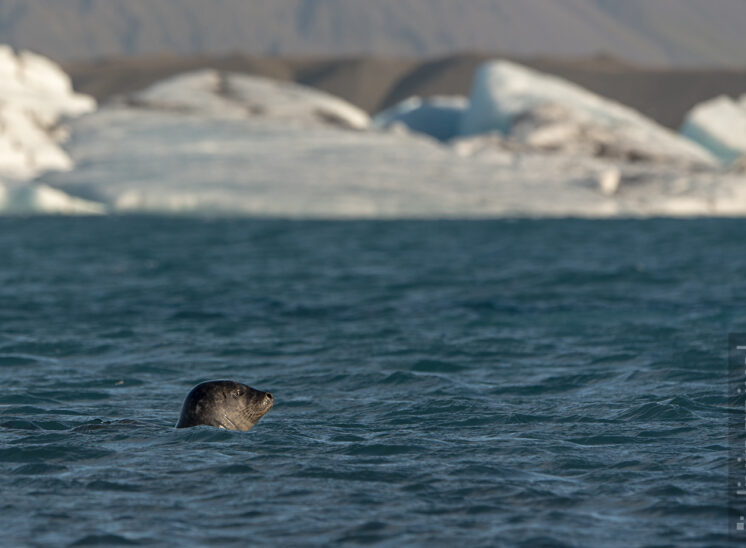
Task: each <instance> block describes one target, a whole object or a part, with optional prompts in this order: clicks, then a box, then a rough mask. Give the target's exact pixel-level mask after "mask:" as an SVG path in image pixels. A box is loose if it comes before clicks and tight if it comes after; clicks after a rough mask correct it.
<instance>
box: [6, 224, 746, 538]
mask: <svg viewBox="0 0 746 548" xmlns="http://www.w3.org/2000/svg"><path fill="white" fill-rule="evenodd" d="M745 232H746V222H744V221H732V220H730V221H729V220H696V221H664V220H651V221H595V222H594V221H578V220H560V221H530V220H526V221H494V222H290V221H251V220H241V221H232V220H218V221H200V220H179V219H158V218H117V217H114V218H98V219H65V218H60V219H55V218H38V219H2V220H0V386H1V387H2V389H1V390H0V474H1V477H2V500H1V501H0V529H2V535H3V537H2V540H1V541H0V543H2V544H4V545H8V546H20V545H30V546H45V545H51V546H65V545H74V546H91V545H105V546H112V545H117V544H122V545H133V546H177V545H178V546H191V545H208V544H209V545H226V546H246V545H274V546H293V545H329V544H336V543H341V544H367V543H372V544H376V543H377V544H381V545H389V546H404V545H428V546H430V545H433V546H454V545H459V546H495V545H505V546H511V545H513V546H527V547H528V546H530V547H533V546H542V545H547V546H705V545H708V546H717V545H727V544H728V531H727V523H726V521H727V500H726V478H727V461H728V455H727V422H726V411H725V407H726V404H727V401H726V387H727V382H726V381H727V375H726V371H727V363H726V353H727V334H728V332H729V331H734V330H740V331H746V291H745V290H744V283H743V282H744V280H746V253H745V252H744V246H743V234H744V233H745ZM214 378H231V379H236V380H239V381H242V382H246V383H248V384H250V385H252V386H255V387H256V388H260V389H264V390H271V391H272V392H273V393H274V395H275V400H276V405H275V407H274V409H273V410H272V411H271V412H270V413H269V414H268V415H267V416H265V417H264V418H263V419H262V420H261V421H260V422H259V423H258V425H257V426H256V427H255V428H254V429H253V430H251V431H250V432H247V433H241V432H229V431H221V430H217V429H213V428H210V427H197V428H193V429H185V430H176V429H174V428H173V425H174V424H175V422H176V420H177V417H178V413H179V409H180V406H181V402H182V399H183V397H184V396H185V395H186V393H187V391H188V390H189V388H190V387H191V386H193V385H194V384H196V383H198V382H200V381H203V380H206V379H214Z"/></svg>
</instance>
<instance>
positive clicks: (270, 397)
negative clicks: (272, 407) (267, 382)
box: [264, 392, 274, 401]
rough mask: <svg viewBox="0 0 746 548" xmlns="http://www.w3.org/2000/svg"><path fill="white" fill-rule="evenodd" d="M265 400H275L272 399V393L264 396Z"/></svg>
mask: <svg viewBox="0 0 746 548" xmlns="http://www.w3.org/2000/svg"><path fill="white" fill-rule="evenodd" d="M264 399H265V400H267V401H272V400H273V399H274V398H272V393H271V392H266V393H265V394H264Z"/></svg>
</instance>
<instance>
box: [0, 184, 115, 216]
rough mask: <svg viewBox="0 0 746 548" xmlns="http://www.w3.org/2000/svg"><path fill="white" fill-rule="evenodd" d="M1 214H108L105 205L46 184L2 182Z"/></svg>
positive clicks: (0, 194) (0, 188) (0, 192)
mask: <svg viewBox="0 0 746 548" xmlns="http://www.w3.org/2000/svg"><path fill="white" fill-rule="evenodd" d="M0 213H1V214H4V215H7V214H11V215H28V214H34V213H45V214H49V213H53V214H69V215H101V214H103V213H106V207H105V206H104V205H103V204H99V203H96V202H92V201H89V200H83V199H81V198H76V197H74V196H70V195H69V194H66V193H65V192H63V191H61V190H59V189H56V188H52V187H50V186H47V185H44V184H40V185H36V184H28V183H18V184H15V185H10V184H7V183H5V184H4V183H2V182H0Z"/></svg>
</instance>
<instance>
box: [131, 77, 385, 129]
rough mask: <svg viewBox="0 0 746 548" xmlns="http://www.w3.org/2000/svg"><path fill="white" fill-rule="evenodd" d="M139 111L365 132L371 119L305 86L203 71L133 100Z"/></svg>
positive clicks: (172, 80) (156, 86) (162, 84)
mask: <svg viewBox="0 0 746 548" xmlns="http://www.w3.org/2000/svg"><path fill="white" fill-rule="evenodd" d="M130 102H131V103H133V104H134V105H136V106H144V107H150V108H157V109H161V110H173V111H181V112H191V113H194V114H201V115H207V116H221V117H226V118H247V117H251V116H261V117H267V118H273V119H280V120H284V121H286V122H293V123H322V124H332V125H339V126H343V127H347V128H352V129H366V128H367V127H368V126H369V125H370V117H369V116H368V115H367V114H366V113H365V112H364V111H362V110H360V109H359V108H357V107H356V106H354V105H351V104H350V103H348V102H346V101H344V100H342V99H339V98H338V97H334V96H333V95H329V94H328V93H324V92H322V91H318V90H315V89H312V88H309V87H306V86H301V85H298V84H293V83H288V82H279V81H276V80H270V79H268V78H262V77H258V76H248V75H243V74H231V73H221V72H218V71H215V70H202V71H197V72H190V73H186V74H180V75H178V76H174V77H172V78H169V79H167V80H164V81H161V82H158V83H156V84H153V85H152V86H150V87H149V88H147V89H145V90H143V91H140V92H137V93H135V94H133V95H131V96H130Z"/></svg>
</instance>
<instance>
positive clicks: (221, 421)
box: [176, 381, 274, 431]
mask: <svg viewBox="0 0 746 548" xmlns="http://www.w3.org/2000/svg"><path fill="white" fill-rule="evenodd" d="M273 404H274V398H273V397H272V394H270V393H269V392H262V391H261V390H255V389H254V388H251V387H250V386H246V385H245V384H241V383H240V382H235V381H208V382H203V383H201V384H198V385H197V386H195V387H194V388H192V390H191V391H190V392H189V394H188V395H187V397H186V399H185V400H184V405H183V406H182V408H181V416H180V417H179V422H178V423H176V428H188V427H190V426H198V425H200V424H206V425H209V426H215V427H217V428H225V429H226V430H244V431H245V430H250V429H251V427H252V426H254V425H255V424H256V423H257V422H258V421H259V419H261V418H262V417H263V416H264V414H265V413H267V411H269V410H270V409H271V408H272V405H273Z"/></svg>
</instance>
